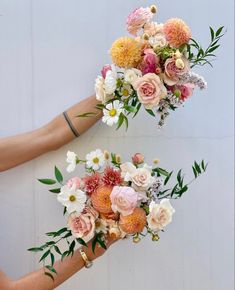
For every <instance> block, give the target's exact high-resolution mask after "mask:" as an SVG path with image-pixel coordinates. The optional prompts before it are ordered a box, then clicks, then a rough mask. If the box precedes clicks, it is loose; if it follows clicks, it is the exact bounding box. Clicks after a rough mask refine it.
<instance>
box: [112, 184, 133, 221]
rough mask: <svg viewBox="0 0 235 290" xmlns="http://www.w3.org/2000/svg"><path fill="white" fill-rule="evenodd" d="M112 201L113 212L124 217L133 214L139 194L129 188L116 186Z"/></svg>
mask: <svg viewBox="0 0 235 290" xmlns="http://www.w3.org/2000/svg"><path fill="white" fill-rule="evenodd" d="M110 199H111V202H112V210H113V211H114V212H119V213H121V214H122V215H123V216H127V215H129V214H132V212H133V211H134V209H135V208H136V206H137V201H138V193H137V192H136V191H135V190H134V189H133V188H131V187H128V186H114V188H113V190H112V192H111V195H110Z"/></svg>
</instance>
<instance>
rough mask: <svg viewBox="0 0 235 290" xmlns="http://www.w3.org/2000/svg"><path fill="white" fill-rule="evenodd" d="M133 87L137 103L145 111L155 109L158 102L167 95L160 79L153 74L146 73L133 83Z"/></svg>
mask: <svg viewBox="0 0 235 290" xmlns="http://www.w3.org/2000/svg"><path fill="white" fill-rule="evenodd" d="M133 87H134V89H135V90H136V91H137V95H138V98H139V101H140V102H141V103H142V104H143V105H144V106H145V108H146V109H152V108H153V107H156V106H157V105H158V104H159V102H160V100H161V99H162V98H164V97H165V96H166V95H167V90H166V88H165V86H164V85H163V83H162V81H161V79H160V78H159V76H157V75H156V74H154V73H147V74H146V75H144V76H143V77H140V78H138V79H137V80H136V81H135V82H134V83H133Z"/></svg>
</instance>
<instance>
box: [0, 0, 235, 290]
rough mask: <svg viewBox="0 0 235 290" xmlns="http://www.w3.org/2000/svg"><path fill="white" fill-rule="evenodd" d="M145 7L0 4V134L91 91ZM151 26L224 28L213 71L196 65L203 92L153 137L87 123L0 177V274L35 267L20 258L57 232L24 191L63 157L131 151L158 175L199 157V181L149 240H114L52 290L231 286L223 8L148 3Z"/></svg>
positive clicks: (53, 216)
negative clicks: (67, 140) (157, 167)
mask: <svg viewBox="0 0 235 290" xmlns="http://www.w3.org/2000/svg"><path fill="white" fill-rule="evenodd" d="M149 4H152V2H151V1H137V0H132V1H125V0H112V1H110V0H99V1H76V0H0V14H1V16H0V137H4V136H9V135H13V134H16V133H20V132H24V131H27V130H30V129H33V128H38V127H39V126H41V125H43V124H44V123H46V122H48V121H49V120H51V119H52V118H53V117H54V116H55V115H57V114H58V113H60V112H61V111H63V110H64V109H65V108H67V107H68V106H70V105H72V104H74V103H75V102H78V101H79V100H81V99H82V98H85V97H86V96H88V95H89V94H91V93H92V92H93V82H94V78H95V76H96V75H97V73H98V72H99V70H100V68H101V66H102V64H105V63H107V62H108V61H109V58H108V53H107V51H108V49H109V47H110V45H111V43H112V41H113V40H115V38H117V37H119V36H122V35H126V32H125V24H124V22H125V19H126V16H127V15H128V13H129V12H130V11H131V10H133V9H134V8H135V7H138V6H140V5H149ZM157 4H158V7H159V14H158V16H157V20H158V21H159V22H160V21H165V20H166V19H167V18H169V17H173V16H178V17H182V18H183V19H185V20H186V22H188V24H189V25H190V26H191V27H192V30H193V35H194V37H195V38H197V39H199V40H200V41H201V42H202V43H204V44H206V41H207V40H208V38H209V30H208V26H209V25H212V26H214V27H218V26H221V25H225V26H226V27H227V29H228V32H227V34H226V36H225V37H224V39H223V45H222V47H221V49H220V51H219V57H218V60H217V61H216V62H215V66H214V69H213V70H212V69H210V68H206V67H205V68H202V69H200V71H199V72H200V73H201V74H203V75H204V76H205V77H206V79H207V81H208V90H207V91H204V92H199V91H197V92H195V95H194V97H193V98H192V99H191V100H189V101H188V102H187V104H186V105H185V108H184V109H180V110H178V111H177V112H176V113H173V114H172V115H171V117H170V118H169V120H168V123H167V126H166V127H165V128H164V130H163V131H161V132H158V131H157V129H156V126H155V125H154V123H153V120H152V119H151V117H148V116H146V114H144V113H142V114H140V116H139V117H138V118H137V119H136V121H135V122H134V123H131V124H130V129H129V131H128V132H127V133H126V132H124V131H123V130H120V131H117V132H116V131H115V130H113V129H107V127H106V126H103V125H102V124H100V123H99V124H97V125H96V126H95V127H93V128H92V129H91V130H89V131H88V132H87V133H86V134H84V135H83V136H82V137H80V138H79V139H77V140H75V141H74V142H72V143H71V144H69V145H67V146H64V147H63V148H62V149H61V150H58V151H57V152H53V153H50V154H47V155H45V156H42V157H40V158H38V159H36V160H34V161H32V162H28V163H27V164H25V165H23V166H20V167H18V168H15V169H13V170H10V171H8V172H5V173H2V174H1V175H0V221H1V230H0V268H1V269H3V270H4V271H5V272H6V273H7V274H8V275H9V276H11V277H12V278H17V277H19V276H21V275H23V274H25V273H27V272H29V271H32V270H33V269H36V268H37V267H38V264H37V260H38V256H37V257H35V256H33V255H32V254H30V253H28V252H27V251H26V249H27V248H29V247H30V246H33V245H36V244H39V243H41V242H42V241H43V238H44V237H43V235H44V232H47V231H50V230H53V229H57V228H59V227H60V226H63V225H64V222H65V221H64V219H63V217H62V216H61V207H60V205H58V204H57V202H56V201H55V196H54V195H51V194H49V193H48V192H47V191H46V189H45V187H43V186H42V185H40V184H38V183H37V182H36V178H40V177H49V176H50V175H51V174H52V172H53V166H54V164H55V163H56V164H57V165H58V166H59V167H63V166H64V165H65V154H66V152H67V150H68V149H71V150H74V151H77V152H78V153H79V154H80V155H83V154H85V152H86V151H88V150H92V149H94V146H95V147H101V148H103V149H104V148H107V149H111V150H113V151H116V152H119V153H120V154H122V156H123V159H124V158H129V157H130V155H131V154H132V153H133V148H134V150H135V151H141V152H143V153H145V154H146V156H147V159H148V160H149V161H150V160H151V159H152V158H154V157H159V158H160V159H161V166H162V167H166V168H175V169H178V168H180V167H183V168H184V169H185V171H186V172H188V173H189V174H190V172H191V171H190V165H191V163H192V162H193V160H194V159H201V158H205V159H206V160H207V161H209V163H210V165H209V168H208V172H207V174H206V175H204V176H203V177H201V179H200V180H198V182H196V183H195V184H193V186H192V187H191V189H190V192H188V193H187V194H186V195H185V197H184V198H183V199H182V200H180V201H177V202H174V206H175V208H176V214H175V217H174V222H173V223H172V224H171V225H170V226H169V227H168V229H167V231H166V233H164V234H162V235H161V240H160V242H159V243H152V242H151V241H150V240H149V239H146V240H145V241H144V242H142V243H140V244H138V245H133V244H131V242H130V241H124V242H119V243H118V244H116V245H115V246H114V247H113V248H112V249H111V250H110V251H109V252H108V253H107V254H106V255H105V256H104V257H102V258H101V259H100V260H97V261H96V262H95V265H94V267H93V268H92V269H91V270H89V271H86V270H83V271H81V272H80V273H78V274H77V275H75V276H74V277H73V278H72V279H71V280H69V281H68V282H66V283H65V284H64V285H63V286H61V287H60V288H59V289H64V290H68V289H83V290H94V289H100V290H120V289H121V290H143V289H148V288H149V289H156V290H172V289H175V290H198V289H200V290H232V289H233V282H234V281H233V237H234V236H233V197H234V193H233V87H232V86H233V78H234V71H233V64H234V62H233V54H234V46H233V11H234V9H233V8H234V7H233V5H234V4H233V1H232V0H226V1H216V2H215V1H214V0H191V1H188V0H178V1H170V0H167V1H166V0H160V1H158V3H157Z"/></svg>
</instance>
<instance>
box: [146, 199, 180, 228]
mask: <svg viewBox="0 0 235 290" xmlns="http://www.w3.org/2000/svg"><path fill="white" fill-rule="evenodd" d="M149 211H150V212H149V215H148V216H147V222H148V226H149V228H150V229H151V230H152V231H154V232H157V231H160V230H163V229H164V227H165V226H167V225H168V224H169V223H170V222H171V221H172V215H173V214H174V212H175V210H174V208H173V207H172V206H171V204H170V201H169V199H162V200H161V202H160V204H157V203H155V202H153V201H152V202H151V203H150V206H149Z"/></svg>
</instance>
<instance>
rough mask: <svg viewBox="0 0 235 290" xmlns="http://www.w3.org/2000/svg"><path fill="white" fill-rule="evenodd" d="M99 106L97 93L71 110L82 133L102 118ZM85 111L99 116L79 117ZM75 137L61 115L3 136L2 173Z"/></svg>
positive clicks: (0, 142)
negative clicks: (19, 131) (26, 129)
mask: <svg viewBox="0 0 235 290" xmlns="http://www.w3.org/2000/svg"><path fill="white" fill-rule="evenodd" d="M96 105H97V101H96V99H95V96H91V97H89V98H87V99H85V100H83V101H81V102H80V103H78V104H76V105H74V106H73V107H71V108H70V109H68V110H67V114H68V117H69V119H70V120H71V123H72V124H73V126H74V127H75V129H76V131H77V132H78V133H79V134H82V133H83V132H85V131H86V130H87V129H89V128H90V127H91V126H92V125H93V124H94V123H95V122H97V121H98V120H99V119H100V117H101V112H100V111H99V110H96V109H94V107H95V106H96ZM85 112H95V113H96V115H95V116H92V117H90V118H77V117H76V116H77V115H78V114H83V113H85ZM74 138H75V135H74V133H73V132H72V131H71V129H70V127H69V125H68V123H67V122H66V120H65V118H64V116H63V114H61V115H59V116H58V117H56V118H55V119H54V120H52V121H51V122H50V123H49V124H47V125H45V126H44V127H42V128H40V129H38V130H34V131H32V132H29V133H25V134H20V135H17V136H13V137H7V138H3V139H0V172H1V171H4V170H7V169H10V168H12V167H15V166H17V165H19V164H22V163H24V162H26V161H29V160H31V159H33V158H36V157H38V156H40V155H42V154H44V153H46V152H49V151H52V150H56V149H58V148H60V147H61V146H63V145H65V144H67V143H68V142H70V141H71V140H73V139H74Z"/></svg>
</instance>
